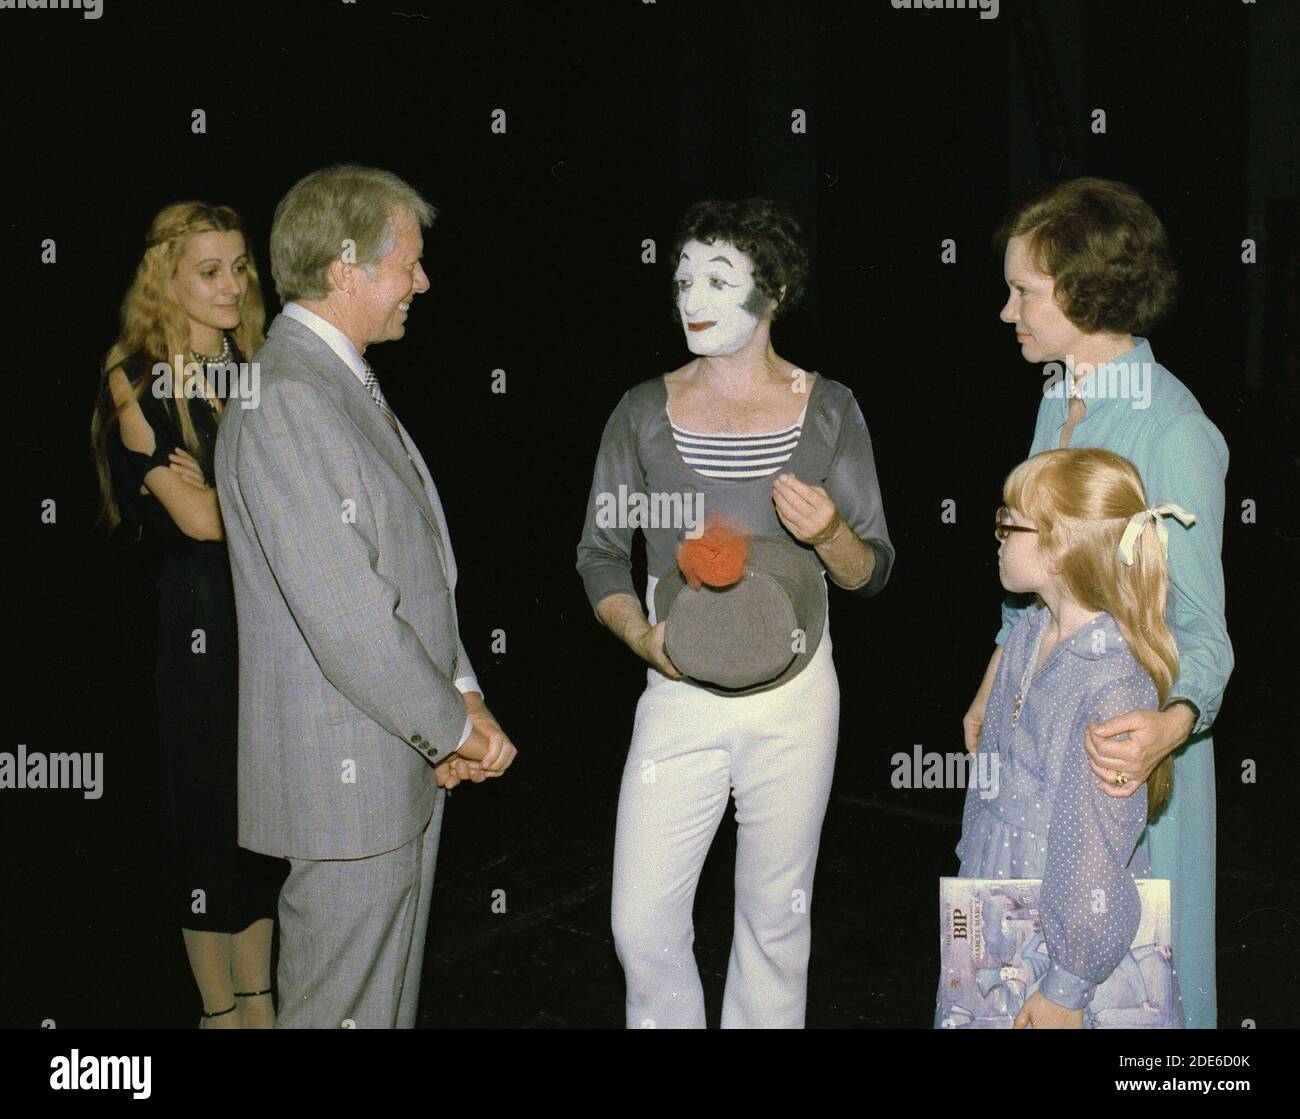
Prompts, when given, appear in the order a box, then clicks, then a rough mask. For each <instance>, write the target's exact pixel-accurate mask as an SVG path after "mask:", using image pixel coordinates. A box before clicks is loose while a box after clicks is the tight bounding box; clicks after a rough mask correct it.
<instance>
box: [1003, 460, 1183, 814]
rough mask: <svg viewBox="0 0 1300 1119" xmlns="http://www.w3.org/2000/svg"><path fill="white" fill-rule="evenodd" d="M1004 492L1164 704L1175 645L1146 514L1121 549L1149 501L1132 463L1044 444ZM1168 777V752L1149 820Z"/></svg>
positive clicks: (1169, 784) (1159, 550)
mask: <svg viewBox="0 0 1300 1119" xmlns="http://www.w3.org/2000/svg"><path fill="white" fill-rule="evenodd" d="M1002 497H1003V500H1004V501H1005V502H1006V505H1007V508H1008V509H1012V510H1014V511H1015V512H1017V513H1019V514H1021V515H1022V516H1024V517H1027V518H1029V519H1030V520H1032V521H1033V523H1034V525H1035V527H1036V528H1037V529H1038V543H1039V546H1040V547H1041V548H1043V549H1045V550H1046V553H1047V554H1049V555H1051V556H1053V557H1054V558H1055V559H1056V560H1057V561H1058V562H1059V563H1060V565H1061V579H1062V581H1063V582H1064V583H1065V587H1066V589H1067V590H1068V591H1069V593H1070V594H1071V595H1072V596H1073V597H1074V599H1075V601H1077V602H1078V603H1079V604H1080V605H1081V606H1084V607H1086V608H1087V609H1089V610H1104V611H1106V612H1107V613H1108V614H1110V615H1111V617H1113V618H1114V619H1115V622H1116V624H1117V625H1118V626H1119V631H1120V633H1121V634H1122V635H1123V637H1124V640H1125V641H1126V642H1127V643H1128V647H1129V651H1130V652H1131V653H1132V654H1133V657H1134V659H1135V660H1136V661H1137V662H1138V664H1140V665H1141V666H1142V667H1143V668H1144V669H1146V671H1147V672H1148V673H1149V674H1150V676H1151V679H1152V680H1153V681H1154V682H1155V686H1156V693H1157V694H1158V695H1159V697H1160V703H1161V704H1162V705H1163V704H1164V702H1165V700H1166V699H1168V698H1169V691H1170V689H1171V688H1172V687H1173V684H1174V680H1175V679H1177V677H1178V645H1177V643H1176V642H1175V641H1174V636H1173V634H1172V633H1170V632H1169V626H1168V625H1167V624H1166V622H1165V602H1166V599H1167V596H1168V587H1169V565H1168V561H1167V559H1166V557H1165V549H1164V547H1163V546H1162V545H1161V543H1160V541H1159V539H1158V538H1157V535H1156V529H1155V525H1154V523H1153V522H1152V521H1151V520H1150V519H1148V520H1147V522H1146V523H1145V524H1144V525H1143V528H1142V532H1141V533H1140V534H1139V536H1138V538H1137V541H1136V543H1135V545H1134V548H1133V563H1132V566H1130V565H1128V564H1126V563H1124V562H1123V560H1121V559H1120V555H1119V541H1120V537H1121V536H1122V535H1123V533H1124V529H1125V528H1126V527H1127V525H1128V521H1129V518H1130V517H1132V516H1133V515H1134V514H1135V513H1139V512H1142V511H1143V510H1145V509H1146V508H1147V499H1146V493H1145V491H1144V490H1143V488H1142V477H1141V475H1139V474H1138V471H1137V467H1135V466H1134V465H1133V464H1132V463H1131V462H1129V460H1128V459H1126V458H1123V457H1121V456H1120V455H1117V454H1113V453H1112V452H1110V451H1103V450H1101V449H1099V448H1095V447H1089V448H1080V449H1077V450H1060V451H1044V452H1043V453H1042V454H1038V455H1034V456H1033V458H1031V459H1029V460H1027V461H1026V462H1022V463H1021V464H1020V465H1019V466H1017V467H1016V468H1015V470H1013V471H1012V472H1011V474H1010V475H1009V476H1008V477H1007V480H1006V484H1005V485H1004V486H1003V488H1002ZM1173 783H1174V767H1173V758H1172V757H1169V756H1166V757H1165V758H1164V759H1163V760H1162V761H1161V762H1160V764H1159V765H1158V766H1156V768H1155V770H1153V771H1152V773H1151V776H1150V777H1148V778H1147V818H1148V820H1154V819H1155V818H1156V817H1157V816H1158V815H1159V814H1160V812H1161V810H1162V809H1163V808H1164V806H1165V805H1166V804H1167V803H1168V802H1169V797H1170V794H1171V793H1172V792H1173Z"/></svg>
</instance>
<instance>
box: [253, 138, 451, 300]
mask: <svg viewBox="0 0 1300 1119" xmlns="http://www.w3.org/2000/svg"><path fill="white" fill-rule="evenodd" d="M403 214H410V216H411V217H412V219H413V220H415V221H416V222H418V223H419V225H420V226H422V227H423V228H426V229H427V228H428V227H429V226H430V225H432V224H433V219H434V217H435V215H436V211H435V210H434V208H433V207H432V206H430V205H429V203H428V202H426V201H425V200H424V199H423V198H422V197H421V196H420V193H419V191H417V190H416V189H415V188H414V187H413V186H411V185H410V184H409V183H407V182H404V181H403V180H402V179H399V178H398V177H397V176H396V175H394V174H393V173H392V172H391V171H384V170H381V169H380V168H378V167H360V166H358V165H357V164H355V163H342V164H338V165H337V166H334V167H325V168H322V169H321V170H319V171H313V172H312V173H311V174H310V175H307V176H306V177H305V178H302V179H299V180H298V182H296V183H294V185H293V186H292V187H290V189H289V193H288V194H286V195H285V196H284V197H283V198H282V199H280V204H279V205H278V206H277V207H276V208H275V218H274V219H273V220H272V222H271V275H272V276H273V277H274V278H275V287H276V290H277V291H278V292H279V294H280V302H282V303H288V302H290V301H291V300H294V299H323V298H324V297H325V296H326V295H327V294H328V293H329V267H330V265H331V264H332V263H333V262H334V261H336V260H338V259H339V256H340V254H341V253H342V252H343V250H344V244H345V242H350V243H351V244H352V245H353V246H354V247H355V253H356V256H355V263H357V264H360V265H362V266H363V267H364V268H365V269H366V272H367V273H368V274H369V275H370V276H371V277H372V278H373V277H374V274H375V268H376V266H377V265H378V264H379V262H380V261H382V260H383V259H384V257H386V256H387V255H388V254H389V253H391V252H392V251H393V247H394V245H396V243H397V225H396V223H397V221H398V220H399V219H400V217H401V216H402V215H403Z"/></svg>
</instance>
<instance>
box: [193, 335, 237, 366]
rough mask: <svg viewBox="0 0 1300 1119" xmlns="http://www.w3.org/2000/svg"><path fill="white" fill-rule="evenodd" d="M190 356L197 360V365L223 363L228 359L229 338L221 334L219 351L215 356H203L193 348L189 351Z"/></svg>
mask: <svg viewBox="0 0 1300 1119" xmlns="http://www.w3.org/2000/svg"><path fill="white" fill-rule="evenodd" d="M190 357H191V358H193V359H194V360H195V361H196V362H198V364H199V365H224V364H225V363H226V362H228V361H229V360H230V338H229V337H228V336H227V335H225V334H222V336H221V353H219V354H217V356H216V357H205V356H204V355H203V354H201V353H198V352H197V351H195V350H191V351H190Z"/></svg>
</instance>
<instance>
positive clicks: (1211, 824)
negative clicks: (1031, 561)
mask: <svg viewBox="0 0 1300 1119" xmlns="http://www.w3.org/2000/svg"><path fill="white" fill-rule="evenodd" d="M999 240H1000V241H1001V242H1003V243H1005V246H1006V251H1005V264H1004V269H1005V274H1006V282H1007V286H1008V288H1009V289H1010V295H1009V296H1008V298H1007V302H1006V305H1005V306H1004V307H1003V308H1002V311H1001V318H1002V321H1003V322H1006V323H1009V324H1011V325H1012V326H1013V327H1014V328H1015V331H1016V340H1017V341H1018V342H1019V344H1020V350H1021V355H1022V356H1023V357H1024V359H1025V360H1026V361H1030V362H1035V363H1038V362H1046V363H1048V364H1047V365H1046V366H1045V367H1044V373H1045V374H1047V381H1046V383H1045V384H1044V387H1043V400H1042V403H1041V405H1040V406H1039V409H1038V419H1037V423H1036V425H1035V428H1034V437H1033V442H1032V443H1031V445H1030V450H1029V453H1030V454H1031V455H1033V454H1037V453H1039V452H1041V451H1046V450H1051V449H1054V448H1059V447H1100V448H1105V449H1107V450H1110V451H1114V452H1115V453H1116V454H1120V455H1123V456H1124V457H1125V458H1127V459H1129V460H1130V461H1131V462H1132V463H1133V464H1134V465H1135V466H1136V467H1137V469H1138V471H1139V473H1140V474H1141V476H1142V481H1143V484H1144V486H1145V489H1146V492H1147V494H1148V495H1149V496H1150V497H1151V498H1152V500H1153V501H1156V502H1160V501H1170V502H1174V503H1176V504H1178V505H1180V506H1182V507H1184V508H1186V509H1191V510H1193V511H1195V513H1196V523H1195V525H1194V526H1192V527H1190V528H1187V527H1179V526H1177V525H1175V526H1173V527H1172V530H1171V531H1170V533H1169V575H1170V584H1171V586H1170V607H1169V615H1168V620H1169V625H1170V628H1171V630H1172V631H1173V635H1174V639H1175V640H1176V641H1177V643H1178V653H1179V663H1180V670H1179V675H1178V679H1177V680H1176V681H1175V682H1174V685H1173V688H1172V690H1171V692H1170V694H1169V697H1168V698H1167V699H1165V700H1164V701H1163V702H1162V703H1161V705H1160V706H1159V708H1156V707H1154V706H1153V705H1151V704H1135V705H1134V706H1133V707H1132V708H1131V709H1129V710H1126V711H1123V712H1116V713H1115V716H1116V717H1114V718H1109V719H1107V720H1106V721H1105V722H1104V723H1102V724H1101V725H1099V726H1096V727H1090V728H1088V730H1087V732H1086V735H1085V739H1086V746H1087V751H1088V758H1089V764H1090V765H1091V768H1092V771H1093V772H1094V773H1095V774H1096V775H1097V777H1098V778H1099V779H1100V780H1101V782H1102V783H1103V785H1104V787H1105V791H1106V793H1107V794H1108V795H1110V796H1112V797H1116V798H1120V799H1123V798H1125V797H1129V796H1131V795H1132V794H1133V793H1134V792H1135V791H1137V790H1138V789H1139V788H1140V787H1141V786H1142V783H1143V782H1144V781H1146V780H1147V778H1148V777H1149V775H1150V774H1151V773H1152V771H1153V770H1155V769H1156V767H1157V766H1158V765H1159V764H1160V763H1161V762H1162V761H1163V760H1164V759H1166V758H1172V761H1173V769H1174V780H1173V787H1174V793H1173V796H1172V799H1171V801H1170V803H1169V806H1168V808H1167V810H1166V811H1165V812H1164V813H1163V814H1162V815H1161V817H1160V818H1159V819H1158V820H1156V821H1154V822H1153V823H1152V824H1151V825H1150V827H1149V828H1148V830H1147V834H1146V837H1145V838H1144V840H1143V844H1144V846H1145V847H1147V849H1148V851H1149V854H1150V859H1151V869H1152V875H1153V876H1154V877H1157V878H1167V879H1169V880H1170V883H1171V888H1170V889H1171V906H1172V928H1173V946H1172V947H1173V952H1174V962H1175V966H1176V967H1177V969H1178V975H1179V981H1180V985H1181V989H1182V996H1183V1007H1184V1012H1185V1014H1186V1019H1187V1025H1188V1026H1189V1027H1191V1028H1202V1029H1212V1028H1214V1026H1215V1025H1216V992H1215V939H1214V860H1215V807H1214V804H1215V798H1214V744H1213V742H1212V740H1211V738H1210V727H1211V725H1212V724H1213V722H1214V719H1215V716H1216V715H1217V714H1218V711H1219V705H1220V703H1221V701H1222V699H1223V692H1224V689H1225V687H1226V686H1227V682H1228V676H1229V675H1230V674H1231V672H1232V665H1233V656H1232V645H1231V643H1230V641H1229V640H1228V631H1227V625H1226V623H1225V620H1224V586H1223V564H1222V556H1221V553H1222V542H1223V516H1224V479H1225V476H1226V474H1227V470H1228V448H1227V445H1226V444H1225V442H1224V439H1223V436H1222V435H1221V434H1220V433H1219V430H1218V428H1216V427H1215V426H1214V424H1213V423H1211V422H1210V420H1209V419H1207V418H1206V416H1205V413H1204V412H1203V411H1202V410H1201V406H1200V405H1199V404H1198V403H1197V401H1196V398H1195V397H1194V396H1193V395H1192V393H1191V392H1190V391H1188V389H1187V388H1186V386H1184V385H1183V384H1182V383H1181V382H1180V381H1179V380H1178V379H1177V378H1176V377H1174V375H1173V374H1172V373H1170V372H1169V370H1167V369H1165V368H1164V366H1162V365H1160V364H1159V363H1158V362H1156V360H1155V357H1154V355H1153V353H1152V350H1151V345H1150V343H1149V342H1148V341H1147V340H1146V338H1144V337H1141V336H1140V333H1141V332H1142V331H1145V330H1146V329H1147V328H1148V327H1149V326H1150V325H1151V324H1152V323H1154V322H1155V321H1156V320H1157V319H1158V318H1159V317H1160V316H1161V315H1162V314H1163V313H1164V312H1165V311H1166V310H1167V309H1168V308H1169V306H1170V305H1171V303H1172V299H1173V293H1174V289H1175V287H1176V284H1177V274H1176V272H1175V270H1174V267H1173V264H1172V261H1171V258H1170V255H1169V250H1168V246H1167V242H1166V239H1165V233H1164V229H1163V227H1162V226H1161V223H1160V220H1159V218H1158V217H1156V215H1155V213H1154V212H1153V211H1152V210H1151V208H1150V207H1149V206H1148V205H1147V204H1146V202H1145V201H1143V199H1142V198H1141V197H1140V196H1139V195H1138V194H1137V193H1136V192H1135V191H1134V190H1133V189H1132V188H1131V187H1128V186H1126V185H1125V184H1123V183H1116V182H1110V181H1107V180H1104V179H1074V180H1070V181H1067V182H1063V183H1060V184H1057V185H1056V186H1055V187H1053V188H1052V189H1050V190H1049V191H1047V192H1046V193H1045V194H1043V195H1041V196H1039V197H1037V198H1035V199H1033V200H1031V201H1030V202H1028V203H1027V204H1025V205H1023V206H1021V207H1020V208H1018V209H1017V210H1016V211H1014V212H1013V213H1012V215H1011V216H1010V218H1009V219H1008V220H1007V222H1006V223H1005V225H1004V226H1003V228H1002V230H1001V231H1000V233H999ZM1024 609H1025V608H1024V607H1023V606H1018V605H1016V604H1014V603H1013V602H1011V601H1008V602H1006V603H1005V604H1004V606H1003V611H1002V616H1003V624H1002V628H1001V630H1000V632H999V633H998V635H997V638H996V640H997V649H995V651H994V653H993V657H992V658H991V660H990V661H989V665H988V669H987V671H986V672H985V675H984V680H983V681H982V682H981V684H980V687H979V690H978V691H977V693H976V695H975V699H974V701H973V702H972V704H971V706H970V709H969V710H968V711H967V713H966V716H965V717H964V719H963V720H962V724H963V730H964V733H965V739H966V748H967V749H968V750H974V749H975V744H976V742H977V741H978V738H979V733H980V727H981V724H982V723H983V720H984V717H985V707H986V705H987V703H988V697H989V689H990V687H991V686H992V682H993V678H994V675H995V674H996V672H997V670H998V663H999V659H1000V658H1001V656H1002V655H1003V649H1004V647H1005V642H1006V640H1007V638H1008V635H1009V634H1010V633H1011V630H1012V627H1013V626H1014V625H1015V623H1016V622H1017V621H1018V620H1019V619H1020V618H1021V617H1022V616H1023V614H1024Z"/></svg>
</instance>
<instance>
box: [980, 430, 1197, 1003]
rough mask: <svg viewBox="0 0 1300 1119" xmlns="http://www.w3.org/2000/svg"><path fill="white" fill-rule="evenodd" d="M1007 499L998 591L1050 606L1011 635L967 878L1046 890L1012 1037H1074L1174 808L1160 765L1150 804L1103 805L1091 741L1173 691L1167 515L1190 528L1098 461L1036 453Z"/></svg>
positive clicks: (1133, 800) (1089, 456)
mask: <svg viewBox="0 0 1300 1119" xmlns="http://www.w3.org/2000/svg"><path fill="white" fill-rule="evenodd" d="M1003 499H1004V501H1005V502H1006V505H1005V506H1004V507H1003V508H1001V509H999V510H998V514H997V522H996V530H995V531H996V535H997V538H998V540H999V541H1000V542H1001V545H1000V547H999V548H998V572H999V575H1000V576H1001V579H1002V585H1003V586H1004V587H1006V589H1007V590H1008V591H1011V592H1012V593H1021V594H1023V593H1029V592H1033V593H1034V594H1035V595H1037V599H1038V602H1039V603H1041V605H1037V606H1035V607H1034V608H1032V609H1030V610H1029V611H1028V613H1026V614H1025V616H1024V617H1023V618H1022V619H1021V620H1020V622H1019V623H1018V624H1017V625H1016V627H1015V628H1014V629H1013V630H1012V632H1011V635H1010V637H1009V638H1008V639H1007V642H1006V647H1005V649H1004V652H1003V656H1002V660H1001V664H1000V665H999V667H998V671H997V676H996V678H995V680H994V684H993V691H992V695H991V696H990V699H989V705H988V710H987V713H986V716H985V719H984V726H983V729H982V732H981V734H980V739H979V752H981V753H985V752H995V753H996V754H997V755H998V759H997V760H998V783H997V795H996V796H993V797H991V798H988V799H985V798H984V797H982V796H981V795H980V792H981V790H979V789H977V788H976V787H975V786H974V785H973V784H972V785H971V786H970V787H968V789H967V793H966V810H965V814H964V816H963V818H962V834H961V842H960V843H959V844H958V846H957V854H958V855H960V856H961V870H960V871H959V875H960V876H961V877H963V878H1009V879H1010V878H1041V879H1042V881H1043V885H1042V891H1041V894H1040V910H1041V914H1042V932H1043V937H1044V939H1045V940H1046V944H1047V957H1048V960H1049V964H1048V967H1047V972H1046V975H1045V976H1044V977H1043V981H1042V983H1041V984H1040V986H1039V987H1038V989H1037V990H1036V991H1035V992H1034V993H1033V994H1031V995H1030V996H1029V998H1028V999H1027V1000H1026V1001H1025V1003H1024V1005H1023V1006H1022V1007H1021V1008H1020V1012H1019V1014H1018V1015H1017V1016H1016V1019H1015V1026H1016V1027H1017V1028H1022V1027H1024V1026H1027V1025H1032V1026H1033V1027H1034V1028H1036V1029H1045V1028H1046V1029H1052V1028H1058V1029H1080V1028H1082V1026H1083V1019H1084V1007H1085V1006H1086V1005H1087V1004H1088V1003H1089V1002H1090V1001H1091V999H1092V997H1093V994H1094V992H1095V990H1096V987H1097V984H1099V983H1101V982H1102V981H1103V980H1104V979H1106V978H1107V976H1109V975H1110V974H1111V972H1112V971H1114V970H1115V968H1116V966H1117V965H1118V964H1119V963H1120V961H1121V959H1123V957H1124V956H1125V955H1126V954H1127V952H1128V950H1129V946H1130V945H1131V943H1132V941H1133V937H1134V935H1135V933H1136V932H1137V927H1138V920H1139V917H1140V905H1139V901H1138V893H1137V887H1136V886H1135V885H1134V881H1133V880H1134V878H1143V877H1150V876H1151V867H1150V860H1149V857H1148V854H1147V852H1146V849H1145V848H1144V847H1143V848H1139V847H1138V846H1137V845H1138V841H1139V840H1140V839H1141V838H1142V833H1143V830H1144V829H1145V828H1146V824H1147V820H1148V818H1151V819H1154V818H1155V817H1156V816H1157V815H1158V814H1159V813H1160V810H1161V809H1162V808H1163V807H1164V805H1165V803H1166V802H1167V801H1168V799H1169V795H1170V791H1171V787H1172V773H1173V766H1172V762H1171V760H1170V759H1169V758H1166V759H1165V760H1164V761H1163V762H1162V763H1161V764H1160V765H1159V766H1158V767H1157V768H1156V770H1155V771H1154V772H1153V773H1152V774H1151V777H1150V779H1149V780H1148V782H1147V790H1146V791H1147V795H1146V796H1145V797H1143V796H1141V795H1139V796H1132V797H1110V796H1107V795H1106V794H1105V792H1104V791H1102V789H1101V788H1100V787H1099V785H1098V778H1097V777H1096V776H1095V775H1094V774H1093V773H1092V771H1091V770H1090V768H1089V764H1088V759H1087V755H1086V753H1085V751H1084V734H1085V732H1086V730H1087V729H1088V727H1089V726H1090V725H1094V724H1097V723H1101V722H1104V721H1105V720H1106V719H1109V718H1111V717H1112V716H1114V715H1117V714H1121V713H1123V712H1125V711H1132V710H1134V709H1135V708H1143V707H1155V706H1157V701H1159V702H1161V703H1163V702H1164V700H1165V698H1166V696H1167V695H1168V693H1169V688H1170V686H1171V685H1172V683H1173V681H1174V680H1175V679H1176V678H1177V675H1178V648H1177V645H1176V644H1175V642H1174V639H1173V636H1172V635H1171V634H1170V632H1169V628H1168V626H1167V625H1166V623H1165V597H1166V592H1167V587H1168V574H1167V568H1166V556H1165V541H1166V538H1167V531H1168V530H1167V529H1166V528H1165V527H1164V523H1163V521H1162V520H1161V518H1162V517H1163V516H1165V515H1172V516H1174V517H1176V518H1177V519H1178V520H1179V521H1181V522H1182V523H1183V524H1184V525H1191V524H1192V523H1193V521H1194V520H1195V518H1194V517H1193V516H1192V515H1191V514H1189V513H1187V512H1186V511H1185V510H1183V509H1181V508H1179V507H1178V506H1177V505H1172V504H1162V505H1157V506H1155V507H1154V508H1148V507H1147V500H1146V496H1145V494H1144V492H1143V488H1142V480H1141V478H1140V476H1139V475H1138V472H1137V469H1136V468H1135V467H1134V466H1133V464H1132V463H1131V462H1129V461H1128V459H1125V458H1121V457H1120V456H1119V455H1116V454H1112V453H1111V452H1110V451H1103V450H1100V449H1097V448H1089V449H1084V450H1061V451H1046V452H1044V453H1042V454H1038V455H1035V456H1034V457H1033V458H1031V459H1029V460H1028V461H1027V462H1023V463H1021V464H1020V465H1019V466H1018V467H1016V469H1015V470H1013V471H1012V472H1011V475H1010V476H1009V477H1008V478H1007V481H1006V485H1005V486H1004V487H1003ZM1127 780H1129V778H1128V775H1127V774H1124V773H1120V774H1119V775H1118V776H1117V777H1116V778H1115V781H1116V783H1117V784H1124V783H1126V782H1127ZM1174 904H1175V905H1176V904H1177V899H1174Z"/></svg>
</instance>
